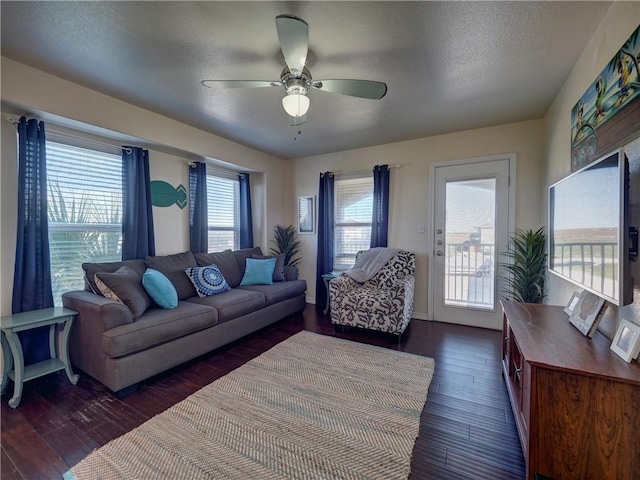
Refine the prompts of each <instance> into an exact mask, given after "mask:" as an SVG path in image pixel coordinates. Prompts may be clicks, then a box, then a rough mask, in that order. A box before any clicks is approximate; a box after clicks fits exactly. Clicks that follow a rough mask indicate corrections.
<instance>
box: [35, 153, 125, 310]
mask: <svg viewBox="0 0 640 480" xmlns="http://www.w3.org/2000/svg"><path fill="white" fill-rule="evenodd" d="M46 149H47V210H48V220H49V249H50V255H51V280H52V286H53V298H54V303H55V304H56V305H62V298H61V296H62V294H63V293H64V292H67V291H69V290H78V289H79V290H82V289H83V288H84V272H83V270H82V267H81V264H82V263H84V262H118V261H120V260H122V253H121V252H122V250H121V248H122V158H121V157H120V156H118V155H114V154H110V153H104V152H100V151H96V150H90V149H87V148H81V147H76V146H71V145H65V144H62V143H56V142H51V141H47V146H46Z"/></svg>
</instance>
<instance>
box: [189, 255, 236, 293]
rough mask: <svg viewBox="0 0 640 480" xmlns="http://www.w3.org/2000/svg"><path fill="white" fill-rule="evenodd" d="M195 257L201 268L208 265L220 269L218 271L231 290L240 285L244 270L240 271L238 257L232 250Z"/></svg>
mask: <svg viewBox="0 0 640 480" xmlns="http://www.w3.org/2000/svg"><path fill="white" fill-rule="evenodd" d="M193 256H194V257H195V259H196V263H197V264H198V266H200V267H206V266H207V265H215V266H216V267H218V270H220V273H222V276H223V277H224V279H225V280H226V281H227V283H228V284H229V286H230V287H231V288H234V287H237V286H238V285H240V282H241V281H242V275H243V273H244V270H241V269H240V265H239V264H238V261H237V260H236V256H235V255H234V254H233V252H232V251H231V250H225V251H224V252H216V253H194V254H193Z"/></svg>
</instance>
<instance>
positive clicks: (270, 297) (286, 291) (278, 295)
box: [238, 280, 307, 306]
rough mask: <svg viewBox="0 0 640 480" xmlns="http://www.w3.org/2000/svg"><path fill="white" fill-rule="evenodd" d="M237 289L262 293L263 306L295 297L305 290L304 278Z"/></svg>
mask: <svg viewBox="0 0 640 480" xmlns="http://www.w3.org/2000/svg"><path fill="white" fill-rule="evenodd" d="M238 290H247V291H251V292H257V293H261V294H262V295H264V298H265V306H269V305H273V304H275V303H278V302H281V301H283V300H287V299H289V298H294V297H297V296H298V295H302V294H303V293H304V292H306V291H307V282H306V280H293V281H290V282H277V283H274V284H273V285H247V286H242V287H238Z"/></svg>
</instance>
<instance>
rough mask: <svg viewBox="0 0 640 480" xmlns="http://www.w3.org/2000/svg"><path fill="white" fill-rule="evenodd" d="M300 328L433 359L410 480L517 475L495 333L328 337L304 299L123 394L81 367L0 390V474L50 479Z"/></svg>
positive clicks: (520, 472) (422, 329)
mask: <svg viewBox="0 0 640 480" xmlns="http://www.w3.org/2000/svg"><path fill="white" fill-rule="evenodd" d="M301 330H308V331H312V332H316V333H319V334H323V335H331V336H336V337H340V338H345V339H347V340H352V341H356V342H361V343H368V344H371V345H378V346H381V347H384V348H389V349H392V350H401V351H405V352H410V353H415V354H419V355H424V356H430V357H432V358H434V359H435V361H436V370H435V374H434V377H433V381H432V383H431V386H430V389H429V395H428V398H427V404H426V406H425V409H424V411H423V413H422V417H421V420H420V432H419V437H418V439H417V441H416V445H415V448H414V451H413V455H412V460H411V476H410V478H411V479H414V480H425V479H426V480H473V479H502V478H508V479H510V480H523V478H524V460H523V457H522V452H521V450H520V444H519V441H518V437H517V432H516V430H515V426H514V421H513V415H512V414H511V409H510V407H509V403H508V398H507V394H506V388H505V385H504V382H503V381H502V377H501V370H500V365H501V364H500V355H501V341H502V336H501V334H500V332H497V331H491V330H484V329H479V328H472V327H465V326H460V325H447V324H441V323H437V322H426V321H415V320H414V321H412V322H411V324H410V325H409V328H408V329H407V331H406V332H405V333H404V335H403V337H402V340H401V342H400V345H398V342H397V338H396V337H394V336H392V335H387V334H383V333H380V332H368V331H365V330H361V329H355V328H354V329H346V330H345V331H344V332H342V333H339V334H336V333H335V331H334V329H333V326H332V324H331V321H330V319H329V317H328V316H324V315H322V314H321V313H318V312H316V310H315V308H314V306H313V305H309V306H308V307H307V308H306V309H305V312H304V314H303V315H297V316H293V317H291V318H289V319H286V320H284V321H281V322H279V323H277V324H275V325H273V326H270V327H267V328H265V329H263V330H261V331H260V332H256V333H254V334H252V335H249V336H247V337H245V338H243V339H241V340H238V341H236V342H234V343H232V344H230V345H228V346H225V347H222V348H220V349H218V350H216V351H214V352H211V353H209V354H207V355H203V356H202V357H200V358H197V359H195V360H192V361H190V362H187V363H185V364H183V365H180V366H178V367H175V368H172V369H170V370H169V371H167V372H164V373H162V374H160V375H157V376H155V377H153V378H151V379H148V380H145V381H144V382H142V383H141V385H140V389H139V390H138V391H137V392H134V393H132V394H130V395H129V396H127V397H125V398H123V399H117V398H116V397H115V396H113V395H112V394H111V392H109V390H108V389H107V388H106V387H104V386H103V385H101V384H99V383H98V382H96V381H95V380H93V379H91V378H90V377H88V376H87V375H86V374H84V373H83V372H80V374H81V379H80V382H79V383H78V385H76V386H72V385H71V384H70V383H69V381H68V379H67V378H66V376H65V375H64V374H53V375H48V376H46V377H43V378H41V379H37V380H33V381H31V382H28V383H27V384H26V385H25V390H24V395H23V400H22V403H21V405H20V407H19V408H18V409H16V410H13V409H11V408H9V407H8V405H7V400H8V398H9V396H10V392H11V390H12V389H11V388H9V395H3V397H2V404H1V407H2V411H1V413H2V417H3V418H2V425H1V430H2V432H1V434H2V437H1V438H2V457H1V460H2V470H1V473H2V478H3V479H4V478H7V479H23V480H30V479H40V478H60V476H61V474H62V473H63V472H64V471H66V470H67V469H68V468H70V467H71V466H73V465H75V464H76V463H77V462H78V461H79V460H81V459H82V458H84V456H86V455H87V454H88V453H89V452H90V451H91V450H93V449H94V448H97V447H99V446H101V445H104V444H105V443H107V442H109V441H110V440H112V439H114V438H117V437H118V436H120V435H122V434H123V433H125V432H126V431H129V430H131V429H133V428H135V427H137V426H138V425H140V424H141V423H143V422H144V421H145V420H147V419H149V418H151V417H153V416H154V415H157V414H159V413H161V412H163V411H164V410H166V409H167V408H169V407H171V406H172V405H174V404H176V403H178V402H180V401H181V400H183V399H184V398H186V397H187V396H189V395H190V394H192V393H194V392H195V391H197V390H199V389H200V388H202V387H203V386H205V385H208V384H209V383H211V382H213V381H215V380H216V379H218V378H220V377H222V376H223V375H226V374H227V373H229V372H231V371H233V370H234V369H236V368H237V367H239V366H240V365H243V364H244V363H246V362H247V361H249V360H251V359H252V358H254V357H256V356H258V355H260V354H261V353H263V352H265V351H266V350H268V349H270V348H271V347H273V346H274V345H276V344H278V343H279V342H281V341H283V340H285V339H286V338H288V337H290V336H291V335H294V334H295V333H297V332H299V331H301ZM10 387H11V386H10ZM25 442H26V443H25ZM41 453H42V454H41Z"/></svg>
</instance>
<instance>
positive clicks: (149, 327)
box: [63, 248, 307, 394]
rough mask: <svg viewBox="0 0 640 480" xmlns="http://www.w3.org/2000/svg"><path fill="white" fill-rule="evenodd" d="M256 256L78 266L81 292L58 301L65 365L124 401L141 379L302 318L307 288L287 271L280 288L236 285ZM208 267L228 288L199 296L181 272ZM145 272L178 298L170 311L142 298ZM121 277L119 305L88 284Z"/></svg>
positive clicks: (242, 253) (250, 252) (243, 253)
mask: <svg viewBox="0 0 640 480" xmlns="http://www.w3.org/2000/svg"><path fill="white" fill-rule="evenodd" d="M260 255H262V252H261V251H260V249H259V248H254V249H245V250H238V251H231V250H226V251H224V252H219V253H211V254H202V253H195V254H194V253H192V252H184V253H179V254H176V255H166V256H156V257H147V258H146V259H145V260H129V261H124V262H116V263H94V264H91V263H87V264H84V265H83V268H84V270H85V274H86V284H87V285H86V288H85V290H84V291H73V292H67V293H65V294H64V295H63V304H64V306H65V307H67V308H71V309H73V310H75V311H77V312H78V316H77V318H76V320H75V322H74V325H73V328H72V331H71V337H70V345H69V352H70V356H71V362H72V364H73V365H75V366H76V367H78V368H79V369H81V370H82V371H84V372H85V373H87V374H88V375H90V376H92V377H93V378H95V379H97V380H98V381H100V382H101V383H103V384H104V385H106V386H107V387H108V388H110V389H111V390H112V391H114V392H116V393H119V394H125V393H128V392H129V391H133V390H134V389H135V388H137V384H138V383H139V382H140V381H142V380H145V379H147V378H149V377H151V376H153V375H156V374H158V373H161V372H163V371H165V370H167V369H169V368H171V367H174V366H176V365H179V364H181V363H183V362H185V361H187V360H191V359H193V358H195V357H197V356H199V355H202V354H204V353H207V352H210V351H212V350H214V349H216V348H218V347H220V346H222V345H225V344H227V343H230V342H232V341H234V340H237V339H239V338H241V337H243V336H245V335H248V334H250V333H252V332H255V331H257V330H259V329H261V328H263V327H265V326H267V325H270V324H272V323H274V322H276V321H278V320H281V319H283V318H285V317H287V316H289V315H291V314H293V313H296V312H300V311H302V310H303V309H304V306H305V291H306V289H307V284H306V282H305V281H304V280H298V279H297V269H296V268H295V267H284V268H283V269H282V272H281V276H282V277H283V278H280V280H282V279H284V280H285V281H274V282H273V284H271V285H249V286H241V285H240V283H241V281H242V278H243V274H244V271H245V263H246V259H247V258H258V257H259V256H260ZM254 256H255V257H254ZM211 264H215V265H216V266H217V267H218V269H219V270H220V272H221V273H222V275H223V276H224V278H225V280H226V281H227V282H228V284H229V286H230V287H231V288H230V289H229V290H227V291H225V292H223V293H217V294H214V295H210V296H206V297H200V296H198V294H197V291H196V289H195V287H194V285H193V283H192V282H191V280H190V279H189V277H188V276H187V275H186V274H185V272H184V270H185V269H187V268H189V267H195V266H201V267H202V266H208V265H211ZM122 267H129V269H131V270H133V272H135V274H134V273H132V272H131V270H129V269H127V268H125V269H123V268H122ZM147 268H152V269H154V270H157V271H160V272H162V273H163V274H164V276H166V277H167V278H168V279H169V280H170V281H171V283H172V284H173V286H174V287H175V290H176V292H177V295H178V302H177V303H178V304H177V307H176V308H169V309H166V308H160V307H159V306H158V305H157V304H155V303H154V302H153V301H152V300H150V298H149V297H147V296H146V294H145V293H144V289H143V287H142V284H141V279H142V276H143V274H144V273H145V271H146V269H147ZM123 271H125V272H128V273H129V275H128V276H123V277H122V278H123V279H124V280H123V282H120V283H121V285H118V286H119V288H120V293H119V295H120V297H126V298H125V300H124V302H125V303H122V300H120V301H117V300H113V299H111V298H107V297H105V296H103V295H102V294H100V292H101V291H100V290H99V288H101V287H103V286H104V285H101V286H100V287H98V286H97V285H96V278H98V277H102V278H106V277H107V276H108V275H104V274H105V273H106V274H114V275H115V274H117V273H118V272H123ZM282 274H284V275H282ZM275 277H276V275H275V273H274V279H275ZM126 282H129V284H127V283H126ZM95 292H98V293H95ZM114 298H115V297H114ZM136 317H137V318H136Z"/></svg>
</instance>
